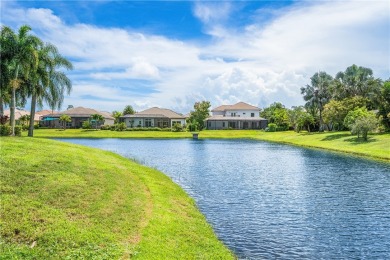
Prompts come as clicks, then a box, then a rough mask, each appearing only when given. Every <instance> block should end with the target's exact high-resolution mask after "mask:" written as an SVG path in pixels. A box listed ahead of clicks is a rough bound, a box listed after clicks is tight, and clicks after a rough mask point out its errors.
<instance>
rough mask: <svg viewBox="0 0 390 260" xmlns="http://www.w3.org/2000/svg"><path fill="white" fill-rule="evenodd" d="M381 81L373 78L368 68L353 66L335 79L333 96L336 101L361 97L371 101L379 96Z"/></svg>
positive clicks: (338, 74)
mask: <svg viewBox="0 0 390 260" xmlns="http://www.w3.org/2000/svg"><path fill="white" fill-rule="evenodd" d="M380 87H381V80H380V79H376V78H374V76H373V72H372V70H371V69H370V68H365V67H361V66H357V65H355V64H353V65H352V66H349V67H348V68H347V69H346V70H345V71H344V72H339V73H337V75H336V78H335V84H334V96H335V98H337V99H344V98H350V97H355V96H361V97H364V98H369V99H370V100H373V99H374V98H375V96H376V95H379V93H380Z"/></svg>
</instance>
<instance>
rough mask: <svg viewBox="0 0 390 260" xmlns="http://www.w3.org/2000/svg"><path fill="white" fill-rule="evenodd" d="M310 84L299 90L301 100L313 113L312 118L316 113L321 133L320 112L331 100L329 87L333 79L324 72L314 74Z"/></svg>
mask: <svg viewBox="0 0 390 260" xmlns="http://www.w3.org/2000/svg"><path fill="white" fill-rule="evenodd" d="M310 80H311V84H308V85H306V87H302V88H301V94H302V95H303V99H304V100H305V101H306V104H305V107H306V109H307V110H308V111H311V112H312V113H313V117H314V118H315V117H316V114H317V112H318V116H319V130H320V131H323V130H324V126H323V119H322V111H323V110H324V106H325V105H326V103H328V102H329V100H330V99H331V97H332V95H331V87H332V82H333V77H332V76H330V75H329V74H327V73H326V72H323V71H321V72H318V73H315V74H314V75H313V76H312V77H311V78H310Z"/></svg>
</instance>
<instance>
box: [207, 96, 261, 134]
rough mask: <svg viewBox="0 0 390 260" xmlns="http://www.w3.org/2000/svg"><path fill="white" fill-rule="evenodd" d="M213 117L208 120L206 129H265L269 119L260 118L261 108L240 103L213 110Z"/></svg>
mask: <svg viewBox="0 0 390 260" xmlns="http://www.w3.org/2000/svg"><path fill="white" fill-rule="evenodd" d="M211 113H212V116H211V117H209V118H207V119H206V127H207V129H210V130H214V129H215V130H217V129H228V128H232V129H264V128H266V127H267V119H264V118H261V117H260V108H258V107H255V106H252V105H249V104H247V103H244V102H239V103H237V104H234V105H222V106H219V107H216V108H214V109H213V110H211Z"/></svg>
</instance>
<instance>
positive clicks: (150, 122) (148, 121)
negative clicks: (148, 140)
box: [145, 118, 152, 127]
mask: <svg viewBox="0 0 390 260" xmlns="http://www.w3.org/2000/svg"><path fill="white" fill-rule="evenodd" d="M151 126H152V119H150V118H146V119H145V127H151Z"/></svg>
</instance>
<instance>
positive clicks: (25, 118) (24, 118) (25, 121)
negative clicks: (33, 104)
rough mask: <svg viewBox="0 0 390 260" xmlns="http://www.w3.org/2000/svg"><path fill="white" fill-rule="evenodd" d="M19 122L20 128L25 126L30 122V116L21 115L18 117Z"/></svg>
mask: <svg viewBox="0 0 390 260" xmlns="http://www.w3.org/2000/svg"><path fill="white" fill-rule="evenodd" d="M19 121H20V123H21V125H22V126H27V125H28V123H29V121H30V115H22V116H21V117H19Z"/></svg>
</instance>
